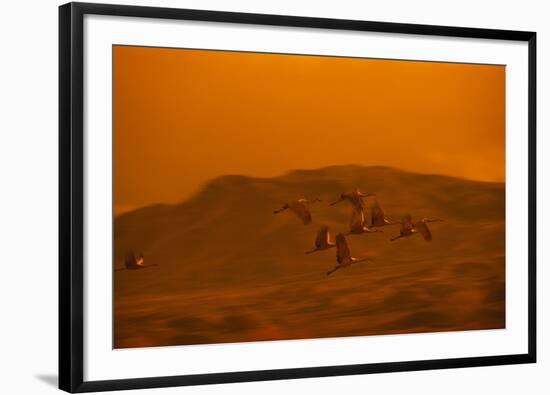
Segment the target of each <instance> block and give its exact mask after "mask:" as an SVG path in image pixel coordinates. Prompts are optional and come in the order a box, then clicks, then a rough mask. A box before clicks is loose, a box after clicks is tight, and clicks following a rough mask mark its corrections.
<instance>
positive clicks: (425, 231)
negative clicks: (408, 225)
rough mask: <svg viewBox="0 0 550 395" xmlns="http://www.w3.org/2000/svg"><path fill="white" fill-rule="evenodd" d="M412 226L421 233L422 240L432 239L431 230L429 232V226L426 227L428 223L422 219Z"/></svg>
mask: <svg viewBox="0 0 550 395" xmlns="http://www.w3.org/2000/svg"><path fill="white" fill-rule="evenodd" d="M414 227H415V229H416V230H417V231H418V233H420V234H421V235H422V237H423V238H424V240H426V241H431V240H432V232H430V228H428V225H427V224H426V223H425V222H424V221H418V222H417V223H416V224H414Z"/></svg>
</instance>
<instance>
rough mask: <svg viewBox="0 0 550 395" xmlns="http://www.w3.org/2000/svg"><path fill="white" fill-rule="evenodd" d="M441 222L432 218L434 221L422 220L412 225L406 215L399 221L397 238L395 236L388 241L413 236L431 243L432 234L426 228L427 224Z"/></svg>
mask: <svg viewBox="0 0 550 395" xmlns="http://www.w3.org/2000/svg"><path fill="white" fill-rule="evenodd" d="M441 221H443V220H442V219H439V218H434V219H430V218H422V219H421V220H419V221H417V222H415V223H413V222H412V219H411V216H410V215H406V216H404V217H403V220H402V221H401V229H400V231H399V236H396V237H394V238H393V239H390V241H394V240H397V239H400V238H402V237H408V236H412V235H415V234H420V235H422V237H423V238H424V240H425V241H432V232H431V231H430V228H429V227H428V223H430V222H441Z"/></svg>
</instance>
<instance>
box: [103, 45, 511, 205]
mask: <svg viewBox="0 0 550 395" xmlns="http://www.w3.org/2000/svg"><path fill="white" fill-rule="evenodd" d="M113 89H114V109H113V111H114V114H113V116H114V148H113V149H114V205H115V213H120V212H123V211H126V210H128V209H131V208H136V207H140V206H144V205H148V204H153V203H163V202H168V203H172V202H178V201H181V200H184V199H186V198H187V197H189V196H190V194H192V193H193V192H195V191H196V190H197V189H198V188H199V187H200V186H201V185H202V184H203V183H204V182H206V181H207V180H209V179H211V178H213V177H216V176H219V175H222V174H244V175H250V176H261V177H270V176H276V175H280V174H282V173H285V172H287V171H289V170H292V169H311V168H318V167H324V166H328V165H338V164H361V165H387V166H394V167H399V168H402V169H406V170H409V171H416V172H428V173H440V174H447V175H453V176H458V177H465V178H470V179H476V180H489V181H503V180H504V175H505V157H504V155H505V67H504V66H486V65H464V64H450V63H430V62H408V61H390V60H372V59H351V58H332V57H320V56H297V55H274V54H258V53H242V52H223V51H204V50H183V49H163V48H142V47H125V46H115V47H114V81H113Z"/></svg>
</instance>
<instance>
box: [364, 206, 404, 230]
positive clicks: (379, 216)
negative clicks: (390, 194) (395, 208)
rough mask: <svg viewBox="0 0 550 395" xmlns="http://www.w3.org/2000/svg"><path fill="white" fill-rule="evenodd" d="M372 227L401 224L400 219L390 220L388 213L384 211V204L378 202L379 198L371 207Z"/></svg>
mask: <svg viewBox="0 0 550 395" xmlns="http://www.w3.org/2000/svg"><path fill="white" fill-rule="evenodd" d="M370 217H371V218H370V220H371V221H370V227H371V228H373V227H377V228H378V227H382V226H386V225H396V224H399V222H398V221H393V222H392V221H390V220H389V219H388V218H386V214H385V213H384V210H383V209H382V206H380V203H378V200H376V202H375V203H374V205H373V207H372V209H371V215H370Z"/></svg>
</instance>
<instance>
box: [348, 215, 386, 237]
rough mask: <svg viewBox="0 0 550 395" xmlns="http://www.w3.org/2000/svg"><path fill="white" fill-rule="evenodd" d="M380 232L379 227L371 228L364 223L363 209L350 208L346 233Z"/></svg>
mask: <svg viewBox="0 0 550 395" xmlns="http://www.w3.org/2000/svg"><path fill="white" fill-rule="evenodd" d="M375 232H382V231H381V230H379V229H376V230H373V229H371V228H369V227H368V226H367V225H366V224H365V214H364V213H363V211H362V210H361V211H357V210H352V211H351V219H350V222H349V232H348V233H346V235H352V234H354V235H360V234H362V233H375Z"/></svg>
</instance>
